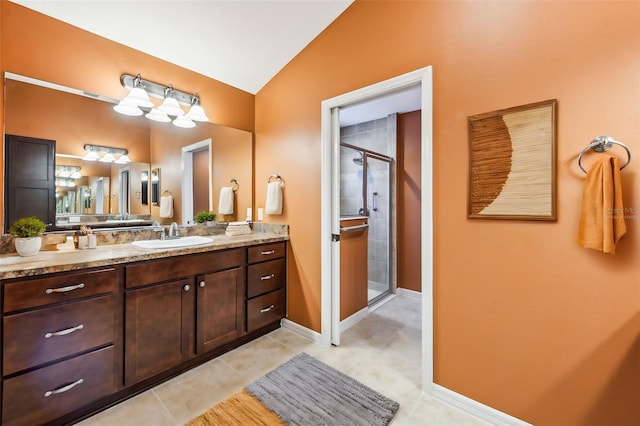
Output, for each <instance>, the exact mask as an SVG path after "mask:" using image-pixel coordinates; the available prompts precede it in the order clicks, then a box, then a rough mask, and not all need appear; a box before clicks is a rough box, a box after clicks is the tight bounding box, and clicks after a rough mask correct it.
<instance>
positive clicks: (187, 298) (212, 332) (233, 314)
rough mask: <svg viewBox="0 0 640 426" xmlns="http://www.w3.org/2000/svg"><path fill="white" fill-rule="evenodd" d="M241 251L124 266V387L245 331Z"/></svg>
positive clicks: (243, 279)
mask: <svg viewBox="0 0 640 426" xmlns="http://www.w3.org/2000/svg"><path fill="white" fill-rule="evenodd" d="M245 265H246V248H239V249H230V250H222V251H215V252H210V253H203V254H197V255H189V256H179V257H173V258H168V259H162V260H149V261H144V262H139V263H134V264H130V265H127V266H126V267H125V298H124V302H125V384H126V385H127V386H130V385H133V384H135V383H138V382H140V381H142V380H144V379H147V378H149V377H153V376H155V375H157V374H159V373H162V372H164V371H167V370H169V369H171V368H173V367H176V366H178V365H180V364H182V363H183V362H184V361H187V360H189V359H191V358H193V357H195V356H196V355H200V354H203V353H204V352H207V351H210V350H212V349H215V348H217V347H219V346H220V345H222V344H224V343H228V342H231V341H233V340H235V339H237V338H238V337H240V336H242V335H243V334H244V332H245V330H244V324H245V320H244V317H245V305H244V292H245V285H246V280H245V273H244V268H245Z"/></svg>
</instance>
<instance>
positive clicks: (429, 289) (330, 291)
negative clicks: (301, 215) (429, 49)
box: [320, 66, 433, 393]
mask: <svg viewBox="0 0 640 426" xmlns="http://www.w3.org/2000/svg"><path fill="white" fill-rule="evenodd" d="M432 74H433V71H432V67H431V66H428V67H425V68H421V69H418V70H416V71H412V72H409V73H407V74H403V75H400V76H398V77H394V78H391V79H389V80H385V81H382V82H380V83H376V84H372V85H370V86H367V87H364V88H361V89H358V90H354V91H352V92H349V93H345V94H342V95H339V96H336V97H334V98H331V99H326V100H324V101H322V104H321V150H322V162H321V174H322V176H321V238H320V240H321V334H320V341H321V343H323V344H325V345H330V344H332V343H335V342H336V341H337V342H338V343H339V314H340V309H339V307H340V245H339V242H336V241H332V239H333V235H339V234H340V229H339V227H340V220H339V219H340V201H339V190H340V185H339V183H340V180H339V179H340V176H339V173H340V164H339V159H340V140H339V139H340V124H339V115H338V110H339V108H341V107H346V106H349V105H353V104H356V103H359V102H362V101H365V100H369V99H373V98H376V97H380V96H383V95H387V94H391V93H393V92H396V91H399V90H402V89H406V88H408V87H411V86H416V85H420V90H421V104H422V114H421V126H422V129H421V148H422V151H421V173H422V175H421V186H422V192H421V197H422V198H421V207H422V208H421V224H422V232H421V247H422V253H421V261H422V276H421V290H422V293H421V295H422V296H421V299H422V389H423V390H424V391H425V392H427V393H431V391H432V388H433V201H432V189H433V177H432V173H433V159H432V134H433V88H432V87H433V75H432ZM336 318H337V320H336Z"/></svg>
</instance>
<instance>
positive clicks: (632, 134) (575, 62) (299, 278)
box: [255, 1, 640, 425]
mask: <svg viewBox="0 0 640 426" xmlns="http://www.w3.org/2000/svg"><path fill="white" fill-rule="evenodd" d="M428 65H431V66H433V75H434V84H433V90H434V95H433V97H434V112H433V118H434V132H433V144H434V146H433V155H434V159H433V162H434V171H433V172H434V175H433V177H434V187H433V203H434V234H435V236H434V253H435V254H434V271H433V273H434V286H435V288H434V297H435V320H434V321H435V341H434V345H435V354H434V355H435V381H436V382H437V383H439V384H441V385H443V386H445V387H447V388H450V389H452V390H454V391H457V392H459V393H461V394H463V395H466V396H468V397H470V398H473V399H475V400H478V401H480V402H482V403H485V404H487V405H489V406H492V407H495V408H497V409H499V410H501V411H504V412H506V413H508V414H511V415H513V416H516V417H519V418H522V419H524V420H526V421H529V422H531V423H535V424H537V425H583V424H594V425H596V424H597V425H603V424H607V425H609V424H611V425H614V424H615V425H632V424H640V404H638V401H639V400H640V387H639V385H638V383H640V382H639V378H640V338H639V336H640V266H639V265H640V263H639V262H638V249H639V245H638V243H637V241H638V236H639V233H640V229H639V228H638V226H637V225H636V224H637V222H638V220H639V219H640V213H639V212H640V197H639V196H638V195H636V192H637V191H636V188H637V187H638V182H637V176H638V173H637V170H638V167H640V166H639V164H640V161H639V160H635V162H634V161H632V163H631V165H630V166H629V167H628V168H627V169H625V171H624V172H623V173H622V178H623V185H624V188H625V194H624V202H625V205H626V206H628V207H629V208H630V209H631V210H630V211H631V212H632V214H631V215H630V216H631V217H629V220H628V221H627V226H628V234H627V235H626V237H625V238H624V239H623V241H622V242H621V243H620V244H619V245H618V248H617V250H616V254H615V256H609V255H604V254H602V253H598V252H595V251H593V250H588V249H584V248H580V247H578V245H577V243H576V230H577V224H578V219H579V214H580V212H579V209H580V198H581V192H582V184H583V181H584V175H583V174H582V173H581V172H580V171H579V169H578V168H577V164H576V159H577V155H578V153H579V152H580V151H581V150H582V149H583V148H584V146H586V145H587V144H588V143H589V142H590V141H591V140H592V139H593V138H594V137H595V136H598V135H601V134H608V135H612V136H614V137H616V138H617V139H618V140H621V141H623V142H626V143H627V144H628V145H629V147H630V149H631V151H632V152H634V153H637V152H640V120H639V119H638V116H639V114H640V112H639V106H640V96H639V94H640V2H637V1H636V2H614V1H608V2H541V1H518V2H497V1H468V2H466V1H455V2H452V1H429V2H400V1H394V2H368V1H356V2H355V3H354V4H353V5H352V6H351V7H349V8H348V9H347V10H346V11H345V12H344V13H343V14H342V15H341V16H340V17H339V18H338V19H337V20H336V21H335V22H334V23H333V24H332V25H331V26H330V27H329V28H328V29H327V30H325V31H324V32H323V33H322V34H321V35H320V36H319V37H317V38H316V39H315V40H314V41H313V42H312V43H311V44H310V45H309V46H307V48H306V49H305V50H303V51H302V52H301V53H300V54H299V55H298V56H297V57H296V58H294V59H293V60H292V61H291V62H290V63H289V64H288V65H287V66H286V67H285V68H284V69H283V70H282V71H281V72H280V73H279V74H278V75H276V76H275V77H274V78H273V79H272V80H271V81H270V82H269V83H268V84H267V86H266V87H264V88H263V89H262V90H261V91H260V92H259V93H258V94H257V95H256V147H255V151H256V182H258V183H260V182H262V180H263V179H265V178H266V177H268V176H269V174H271V173H273V172H274V171H278V172H279V173H280V174H281V175H282V176H283V177H284V179H285V180H286V188H285V192H284V199H285V207H284V211H283V215H282V216H267V218H266V219H267V220H268V221H272V222H279V223H288V224H289V226H290V232H291V244H290V259H289V271H288V273H289V290H288V295H289V305H288V312H289V318H290V319H291V320H293V321H295V322H297V323H300V324H302V325H304V326H307V327H311V328H313V329H314V330H316V331H319V330H320V290H321V288H320V287H321V286H320V244H319V238H320V167H321V155H320V103H321V101H322V100H324V99H328V98H331V97H334V96H337V95H340V94H342V93H346V92H349V91H352V90H355V89H358V88H361V87H364V86H366V85H369V84H372V83H375V82H378V81H382V80H385V79H387V78H390V77H393V76H397V75H400V74H403V73H406V72H409V71H412V70H415V69H418V68H422V67H424V66H428ZM554 98H555V99H558V191H557V194H558V221H557V222H555V223H539V222H525V221H504V220H502V221H499V220H494V221H492V220H469V219H467V217H466V211H467V208H466V203H467V189H468V188H467V169H468V157H467V128H466V117H467V116H469V115H473V114H478V113H482V112H488V111H493V110H496V109H500V108H506V107H510V106H516V105H523V104H527V103H532V102H536V101H540V100H545V99H554ZM590 158H591V159H592V158H593V155H590ZM264 200H265V193H264V190H260V185H259V184H258V186H257V191H256V206H257V207H260V206H263V205H264Z"/></svg>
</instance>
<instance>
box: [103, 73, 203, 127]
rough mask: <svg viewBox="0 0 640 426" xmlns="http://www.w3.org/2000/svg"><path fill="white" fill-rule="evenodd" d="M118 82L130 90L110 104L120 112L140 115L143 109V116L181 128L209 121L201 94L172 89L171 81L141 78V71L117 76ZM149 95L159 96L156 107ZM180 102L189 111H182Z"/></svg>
mask: <svg viewBox="0 0 640 426" xmlns="http://www.w3.org/2000/svg"><path fill="white" fill-rule="evenodd" d="M120 83H121V84H122V87H124V88H125V89H128V90H130V91H131V92H130V93H129V95H127V97H125V98H123V99H122V100H121V101H120V103H119V104H118V105H116V106H115V107H113V109H114V110H116V111H117V112H119V113H121V114H125V115H142V114H145V112H146V114H145V117H147V118H148V119H149V120H153V121H158V122H163V123H168V122H170V121H173V124H174V125H175V126H178V127H183V128H191V127H195V125H196V124H195V123H194V121H201V122H206V121H209V117H207V114H206V113H205V112H204V109H203V108H202V106H201V105H200V95H198V94H197V93H188V92H183V91H181V90H177V89H174V87H173V85H171V84H169V85H162V84H158V83H155V82H153V81H149V80H144V79H143V78H142V77H141V76H140V74H138V75H136V76H133V75H129V74H123V75H121V76H120ZM134 91H135V92H136V93H135V94H134ZM149 96H152V97H154V98H158V99H162V104H161V105H159V106H158V107H156V106H155V105H154V104H153V102H151V101H150V100H149ZM145 101H149V102H148V103H147V102H145ZM180 105H185V106H188V107H189V108H190V109H189V112H188V113H186V114H185V112H184V110H183V109H182V107H181V106H180ZM143 109H144V111H143Z"/></svg>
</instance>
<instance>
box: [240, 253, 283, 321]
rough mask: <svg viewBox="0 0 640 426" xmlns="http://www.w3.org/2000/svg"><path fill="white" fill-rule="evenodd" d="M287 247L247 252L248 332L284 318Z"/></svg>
mask: <svg viewBox="0 0 640 426" xmlns="http://www.w3.org/2000/svg"><path fill="white" fill-rule="evenodd" d="M285 254H286V245H285V243H284V242H282V243H273V244H264V245H260V246H254V247H249V248H248V258H249V265H248V267H247V331H248V332H252V331H254V330H258V329H259V328H261V327H264V326H265V325H267V324H270V323H273V322H274V321H278V320H279V319H281V318H284V317H285V314H286V294H285V286H286V262H285Z"/></svg>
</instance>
